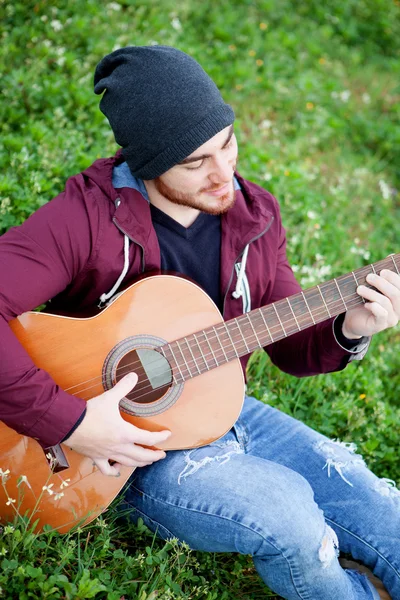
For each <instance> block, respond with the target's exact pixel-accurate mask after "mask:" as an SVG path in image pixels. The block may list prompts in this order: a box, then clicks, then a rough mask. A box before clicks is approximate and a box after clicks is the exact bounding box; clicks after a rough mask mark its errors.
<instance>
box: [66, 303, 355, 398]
mask: <svg viewBox="0 0 400 600" xmlns="http://www.w3.org/2000/svg"><path fill="white" fill-rule="evenodd" d="M352 296H353V294H352V295H351V296H345V297H344V300H347V299H348V298H350V297H352ZM337 303H339V304H340V306H341V305H342V304H343V302H342V300H340V301H339V300H338V301H335V303H332V304H331V305H330V306H331V308H332V309H333V306H334V304H337ZM361 303H362V300H361V298H359V299H358V297H357V298H353V301H352V302H351V303H350V302H349V303H348V304H347V307H348V308H353V307H354V306H357V305H359V304H361ZM335 310H336V309H335ZM318 312H321V311H315V312H314V313H313V314H314V315H315V316H317V315H318ZM322 312H323V313H326V312H327V310H326V309H325V308H324V309H323V311H322ZM245 318H246V315H241V316H240V317H238V318H237V319H236V320H237V321H239V320H242V321H243V320H244V319H245ZM317 318H318V317H317ZM259 319H260V317H258V316H257V317H256V318H255V319H254V320H253V322H254V323H255V324H256V320H259ZM299 319H300V322H301V317H298V320H299ZM260 323H261V324H262V320H260ZM246 324H248V320H246ZM310 326H311V324H310ZM215 328H216V330H217V329H218V328H220V329H221V330H222V331H226V327H225V323H224V324H218V325H217V326H216V327H215ZM238 329H239V330H240V327H239V323H238ZM275 329H277V332H281V331H282V327H281V326H280V325H276V326H271V327H270V331H273V332H274V330H275ZM297 331H298V330H297V329H296V331H294V332H290V335H292V334H294V333H296V332H297ZM240 332H241V330H240ZM241 333H242V332H241ZM189 335H192V334H189ZM199 335H204V336H205V339H209V340H213V339H217V338H218V335H209V336H206V334H205V332H204V330H203V332H199ZM262 335H268V340H266V341H265V343H267V342H270V340H271V337H272V338H273V336H272V334H271V336H270V335H269V334H268V332H267V331H265V332H263V333H260V336H262ZM174 341H175V342H176V341H178V340H174ZM276 341H278V340H276ZM171 343H173V342H171ZM238 343H241V344H242V345H243V346H244V345H245V344H244V341H240V340H239V341H238ZM238 343H237V344H236V345H237V346H238ZM167 345H168V344H167ZM257 346H258V344H257ZM216 351H217V352H218V353H220V350H217V349H216ZM182 356H183V354H182ZM211 356H212V353H204V354H202V356H201V358H202V359H206V360H203V362H205V363H206V364H207V359H208V358H210V357H211ZM199 358H200V357H199ZM218 358H222V354H221V355H218ZM233 358H235V357H232V359H233ZM213 360H214V358H213ZM215 362H217V361H215ZM225 363H226V361H224V363H221V364H225ZM141 364H142V363H141V361H140V360H136V361H133V362H131V363H127V364H126V365H123V366H122V367H119V368H117V369H116V373H117V372H118V374H120V375H121V374H122V375H125V374H127V373H129V372H130V371H131V370H132V369H133V368H134V367H135V366H137V365H141ZM195 364H196V361H194V360H191V359H189V360H187V361H186V362H184V363H180V362H176V366H177V368H178V370H179V368H180V367H182V368H186V370H187V371H189V374H190V375H191V372H190V368H189V366H194V365H195ZM162 371H163V368H161V369H159V371H158V372H160V373H161V372H162ZM154 374H157V371H154ZM92 381H96V383H94V384H93V385H91V386H88V387H86V388H83V389H81V390H79V389H78V390H76V391H75V392H74V393H75V394H82V393H83V392H86V391H88V390H90V389H92V388H93V387H96V386H97V385H98V383H101V382H102V377H99V376H96V377H93V378H91V379H88V380H86V381H83V382H80V383H79V384H76V385H75V386H71V387H69V388H66V389H65V390H64V391H66V392H68V391H71V390H72V389H74V388H77V387H79V386H80V385H84V384H86V383H90V382H92ZM166 385H167V384H166ZM160 387H164V386H159V387H155V388H153V386H152V385H151V384H150V385H147V386H145V387H143V388H142V390H146V389H151V390H156V389H159V388H160ZM144 396H146V393H145V394H141V395H140V396H137V399H139V398H142V397H144ZM85 399H86V398H85ZM87 399H89V398H87Z"/></svg>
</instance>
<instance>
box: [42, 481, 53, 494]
mask: <svg viewBox="0 0 400 600" xmlns="http://www.w3.org/2000/svg"><path fill="white" fill-rule="evenodd" d="M53 485H54V483H50V484H49V485H44V486H43V487H42V490H43V491H44V492H47V493H48V494H49V496H52V495H53V494H54V491H53V490H52V489H51V488H52V487H53Z"/></svg>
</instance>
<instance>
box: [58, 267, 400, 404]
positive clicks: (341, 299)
mask: <svg viewBox="0 0 400 600" xmlns="http://www.w3.org/2000/svg"><path fill="white" fill-rule="evenodd" d="M391 261H393V262H394V257H393V255H392V256H391V257H390V259H388V258H386V259H383V260H382V261H380V262H382V263H383V264H382V265H381V267H382V268H385V267H387V266H388V265H387V264H386V263H387V262H389V266H391ZM378 264H379V263H375V265H376V266H377V265H378ZM370 267H372V269H373V271H370V270H369V268H370ZM395 267H396V270H397V265H396V263H395ZM365 271H368V272H367V273H366V274H365ZM372 272H375V269H374V266H373V265H366V266H365V267H362V268H361V269H358V271H357V273H358V275H359V279H358V280H357V279H356V282H357V281H358V283H359V285H361V284H363V283H365V282H364V281H362V277H364V275H365V276H366V275H368V274H369V273H372ZM352 276H353V277H354V272H352V273H351V274H350V273H349V274H347V275H344V276H342V277H341V278H340V279H345V278H346V277H350V278H351V277H352ZM334 281H336V280H334ZM328 283H331V282H328ZM322 285H324V284H321V286H322ZM316 288H318V294H320V293H321V292H320V289H319V286H316ZM316 288H314V289H313V291H314V292H315V293H317V292H316ZM311 289H312V288H311ZM311 289H310V290H309V291H311ZM354 294H355V292H352V293H351V294H350V295H348V296H344V297H342V298H340V299H338V300H337V301H336V300H335V302H333V303H331V305H330V306H331V308H333V307H334V304H337V303H338V302H339V304H340V305H341V304H344V306H345V307H346V308H347V309H348V308H353V306H356V305H358V304H360V303H361V302H363V300H362V299H361V298H359V297H358V296H356V297H354ZM351 297H353V300H356V302H353V304H352V305H350V304H348V306H346V303H345V302H344V301H345V300H347V299H348V298H351ZM324 304H325V302H324ZM266 306H268V305H266ZM262 308H265V307H262ZM321 308H322V309H323V312H329V311H328V310H327V308H324V307H321ZM260 310H261V309H260ZM333 310H334V312H336V309H334V308H333ZM317 312H318V311H316V312H315V313H314V314H315V315H317ZM338 314H339V313H338ZM246 316H247V315H241V316H240V317H237V319H236V321H237V322H238V321H239V320H243V319H244V318H246ZM329 316H330V315H329ZM257 318H258V317H257ZM301 318H302V317H299V319H301ZM218 327H222V328H224V329H225V331H226V325H225V323H223V324H219V325H217V326H216V328H215V330H216V329H217V328H218ZM238 329H239V331H240V334H241V335H242V332H241V330H240V326H239V324H238ZM270 329H271V330H273V329H274V326H271V328H270ZM281 329H283V331H285V329H284V328H283V327H280V326H278V331H280V330H281ZM268 333H269V332H268ZM293 333H296V332H293ZM189 335H193V334H189ZM200 335H201V332H200ZM202 335H204V338H205V339H209V340H210V339H212V337H208V338H207V336H206V333H205V331H204V330H203V333H202ZM260 335H263V334H260ZM290 335H292V332H291V333H290ZM217 337H218V335H216V336H215V338H217ZM242 337H243V335H242ZM268 337H269V338H271V339H272V341H273V336H272V334H271V335H269V336H268ZM174 341H175V342H177V341H178V340H174ZM267 341H268V340H267ZM277 341H278V340H277ZM170 343H173V342H170ZM167 345H169V344H167ZM178 346H179V344H178ZM200 351H201V348H200ZM181 354H182V356H183V353H182V352H181ZM209 356H210V354H207V353H206V354H202V358H207V357H209ZM232 358H234V357H232ZM203 362H205V364H206V365H207V361H206V360H204V361H203ZM216 362H217V361H216ZM190 363H193V364H196V361H194V360H193V361H191V360H189V361H186V365H187V368H188V365H189V364H190ZM136 365H141V361H133V362H132V363H128V364H126V365H123V366H122V367H120V368H117V369H116V372H117V371H118V372H120V371H122V370H123V369H127V368H128V367H134V366H136ZM176 366H177V368H178V370H179V369H180V367H181V366H182V367H184V366H185V365H184V364H183V363H182V364H180V363H178V362H176ZM188 371H189V373H190V374H191V372H190V368H188ZM129 372H130V371H129V370H128V371H126V373H129ZM160 372H162V369H161V370H160ZM124 374H125V372H124ZM91 381H99V382H102V377H99V376H96V377H93V378H91V379H88V380H86V381H82V382H80V383H79V384H76V385H74V386H71V387H69V388H67V389H66V390H64V391H70V390H72V389H74V388H78V387H79V386H80V385H84V384H86V383H90V382H91ZM97 385H98V384H97V383H95V384H93V385H92V386H89V387H87V388H84V389H82V390H77V391H75V392H74V393H76V394H77V393H82V392H85V391H87V390H89V389H91V388H93V387H96V386H97ZM147 387H149V388H152V389H158V388H153V387H152V386H151V385H149V386H147ZM143 389H146V388H143ZM144 395H146V394H144ZM140 397H142V396H138V398H140Z"/></svg>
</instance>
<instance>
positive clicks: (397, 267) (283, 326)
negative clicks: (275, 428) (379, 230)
mask: <svg viewBox="0 0 400 600" xmlns="http://www.w3.org/2000/svg"><path fill="white" fill-rule="evenodd" d="M382 269H390V270H392V271H393V270H394V271H395V272H397V273H398V274H400V254H391V255H390V256H388V257H387V258H385V259H384V260H381V261H379V262H377V263H374V264H371V265H367V266H365V267H362V268H360V269H357V270H356V271H352V272H351V273H348V274H347V275H342V276H341V277H338V278H336V279H332V280H331V281H327V282H324V283H322V284H320V285H316V286H314V287H312V288H309V289H307V290H305V291H302V292H300V293H298V294H295V295H293V296H289V297H288V298H284V299H283V300H279V301H278V302H274V303H272V304H268V305H267V306H264V307H262V308H257V309H255V310H252V311H251V312H248V313H246V314H244V315H241V316H240V317H238V318H235V319H231V320H229V321H225V322H223V323H218V324H217V325H215V326H214V327H209V328H208V329H203V330H201V331H198V332H196V333H193V334H191V335H189V336H187V337H185V338H181V339H179V340H175V341H174V342H171V343H170V344H166V345H165V346H163V347H162V349H161V350H162V352H163V354H164V355H165V356H166V357H167V359H168V360H169V362H170V364H171V366H172V370H173V373H174V383H176V384H178V383H182V382H184V381H186V380H187V379H192V378H193V377H196V376H197V375H201V374H202V373H205V372H207V371H210V370H211V369H214V368H216V367H218V366H220V365H222V364H225V363H227V362H229V361H231V360H233V359H235V358H240V357H241V356H245V355H246V354H249V353H250V352H253V351H254V350H256V349H257V348H263V347H265V346H268V345H269V344H272V343H274V342H277V341H278V340H281V339H283V338H285V337H289V336H290V335H293V334H294V333H297V332H299V331H302V330H303V329H307V327H311V326H312V325H315V324H317V323H320V322H322V321H326V320H327V319H330V318H331V317H336V316H337V315H339V314H341V313H343V312H346V311H347V310H348V309H350V308H353V307H354V306H357V305H359V304H362V303H363V302H364V300H363V299H362V298H361V297H360V296H359V295H358V294H357V293H356V289H357V287H358V286H359V285H368V284H367V283H366V277H367V275H368V274H370V273H380V271H382ZM369 287H370V286H369Z"/></svg>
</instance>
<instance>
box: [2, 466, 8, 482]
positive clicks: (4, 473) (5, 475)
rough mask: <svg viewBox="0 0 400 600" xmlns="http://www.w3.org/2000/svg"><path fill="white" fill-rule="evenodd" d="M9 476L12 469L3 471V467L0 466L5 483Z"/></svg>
mask: <svg viewBox="0 0 400 600" xmlns="http://www.w3.org/2000/svg"><path fill="white" fill-rule="evenodd" d="M9 476H10V469H6V470H5V471H3V469H2V468H0V477H1V481H2V482H3V483H5V482H6V481H7V479H8V478H9Z"/></svg>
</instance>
